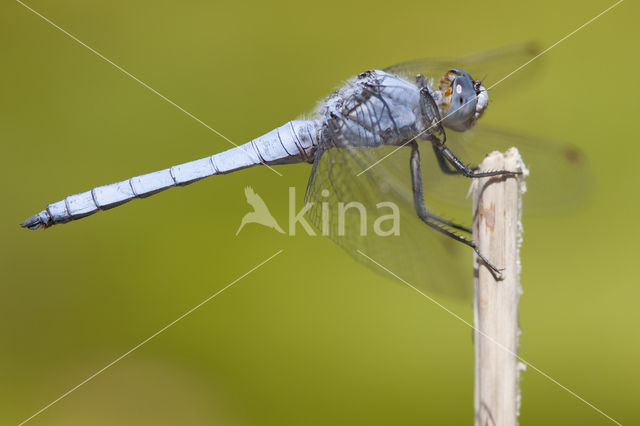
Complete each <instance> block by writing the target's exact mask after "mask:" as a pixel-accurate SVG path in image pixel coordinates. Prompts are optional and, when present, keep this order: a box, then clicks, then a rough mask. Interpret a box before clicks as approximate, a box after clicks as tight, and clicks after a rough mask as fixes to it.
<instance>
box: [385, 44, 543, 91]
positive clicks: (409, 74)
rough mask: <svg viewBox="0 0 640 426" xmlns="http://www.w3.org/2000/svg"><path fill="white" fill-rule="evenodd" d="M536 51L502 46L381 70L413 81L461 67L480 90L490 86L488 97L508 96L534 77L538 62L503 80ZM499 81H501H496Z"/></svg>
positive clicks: (532, 46)
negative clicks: (419, 75)
mask: <svg viewBox="0 0 640 426" xmlns="http://www.w3.org/2000/svg"><path fill="white" fill-rule="evenodd" d="M538 53H539V49H538V48H537V47H536V45H535V44H534V43H523V44H517V45H513V46H507V47H502V48H498V49H493V50H487V51H484V52H478V53H474V54H471V55H466V56H462V57H459V58H440V59H438V58H423V59H415V60H413V61H408V62H401V63H399V64H396V65H392V66H390V67H387V68H385V69H384V70H385V71H387V72H390V73H393V74H398V75H402V76H404V77H406V78H408V79H410V80H413V79H414V78H415V76H416V74H422V75H424V76H425V77H431V78H433V79H435V81H434V82H435V83H436V84H437V83H438V79H439V78H440V77H442V76H443V75H444V74H445V73H446V72H447V71H448V70H450V69H451V68H462V69H464V70H465V71H467V72H468V73H469V74H470V75H471V76H472V77H473V78H475V79H480V80H482V84H483V85H484V87H487V88H489V87H491V86H493V85H494V84H496V83H498V82H500V83H499V84H498V85H496V86H495V87H494V88H492V89H491V91H492V93H493V94H492V96H496V95H498V96H500V95H502V94H503V93H509V92H511V90H512V89H515V88H517V87H520V86H521V85H523V84H525V83H526V82H527V81H526V80H528V79H531V78H532V76H534V75H536V74H537V71H538V67H539V65H540V60H536V61H533V62H531V63H530V64H528V65H527V66H526V67H524V68H522V69H521V70H519V71H518V72H516V73H514V74H513V75H511V76H510V77H509V78H506V79H504V80H502V79H503V78H504V77H506V76H507V75H509V74H510V73H512V72H513V71H515V70H516V69H517V68H518V67H520V66H521V65H523V64H524V63H526V62H527V61H528V60H530V59H532V58H533V57H535V55H536V54H538ZM500 80H502V81H500Z"/></svg>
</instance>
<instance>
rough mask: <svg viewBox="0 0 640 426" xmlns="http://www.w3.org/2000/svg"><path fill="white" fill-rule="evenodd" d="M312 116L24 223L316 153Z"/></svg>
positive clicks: (70, 200) (52, 221)
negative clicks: (308, 119)
mask: <svg viewBox="0 0 640 426" xmlns="http://www.w3.org/2000/svg"><path fill="white" fill-rule="evenodd" d="M316 128H317V125H316V122H313V121H302V120H296V121H290V122H288V123H286V124H285V125H283V126H280V127H278V128H276V129H274V130H272V131H270V132H268V133H266V134H264V135H262V136H260V137H258V138H256V139H254V140H252V141H251V142H248V143H245V144H243V145H240V146H236V147H234V148H231V149H228V150H226V151H223V152H220V153H218V154H214V155H211V156H208V157H205V158H201V159H199V160H195V161H191V162H188V163H184V164H179V165H176V166H173V167H170V168H168V169H164V170H159V171H156V172H152V173H147V174H144V175H141V176H135V177H132V178H129V179H127V180H124V181H121V182H116V183H112V184H109V185H104V186H99V187H96V188H93V189H92V190H90V191H86V192H82V193H80V194H75V195H70V196H68V197H66V198H65V199H63V200H61V201H58V202H55V203H52V204H49V205H48V206H47V208H46V209H45V210H43V211H41V212H40V213H38V214H37V215H35V216H32V217H31V218H29V219H27V220H26V221H24V222H23V223H22V224H21V226H22V227H24V228H30V229H37V228H39V227H44V228H46V227H49V226H52V225H56V224H59V223H66V222H70V221H72V220H76V219H80V218H83V217H86V216H89V215H92V214H93V213H96V212H97V211H99V210H108V209H111V208H113V207H116V206H119V205H121V204H124V203H126V202H128V201H130V200H133V199H134V198H145V197H148V196H150V195H153V194H157V193H158V192H161V191H164V190H165V189H168V188H171V187H174V186H183V185H188V184H190V183H193V182H195V181H198V180H200V179H203V178H206V177H209V176H213V175H218V174H226V173H230V172H233V171H236V170H240V169H245V168H247V167H252V166H256V165H259V164H265V165H274V164H286V163H299V162H303V161H310V160H311V159H313V155H314V153H315V149H316V146H317V139H318V137H317V131H316Z"/></svg>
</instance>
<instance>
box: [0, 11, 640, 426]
mask: <svg viewBox="0 0 640 426" xmlns="http://www.w3.org/2000/svg"><path fill="white" fill-rule="evenodd" d="M28 4H29V5H30V6H31V7H33V8H35V9H36V10H37V11H39V12H40V13H42V14H43V15H44V16H46V17H48V18H49V19H51V20H52V21H53V22H55V23H56V24H58V25H60V26H62V27H63V28H65V29H66V30H68V31H69V32H71V33H72V34H74V35H75V36H77V37H78V38H79V39H81V40H82V41H84V42H86V43H88V44H89V45H90V46H92V47H93V48H95V49H96V50H98V51H100V52H101V53H103V54H104V55H105V56H107V57H108V58H110V59H111V60H113V61H114V62H115V63H117V64H119V65H121V66H122V67H124V68H125V69H127V70H128V71H130V72H131V73H133V74H134V75H136V76H137V77H139V78H140V79H141V80H143V81H145V82H146V83H148V84H149V85H151V86H152V87H154V88H156V89H157V90H159V91H160V92H161V93H163V94H164V95H166V96H167V97H169V98H170V99H172V100H173V101H175V102H176V103H178V104H179V105H181V106H183V107H184V108H186V109H187V110H188V111H190V112H192V113H193V114H194V115H196V116H197V117H199V118H201V119H202V120H203V121H204V122H206V123H208V124H209V125H211V126H213V127H214V128H216V129H217V130H219V131H220V132H222V133H223V134H225V135H226V136H227V137H229V138H230V139H232V140H234V141H237V142H241V141H246V140H249V139H251V138H253V137H256V136H258V135H260V134H262V133H264V132H265V131H268V130H270V129H272V128H274V127H275V126H276V125H280V124H282V123H284V122H285V121H287V120H290V119H293V118H296V117H297V116H299V115H300V114H302V113H304V112H305V111H309V110H310V109H311V108H312V107H313V106H314V105H315V103H316V101H317V100H318V99H320V98H322V97H323V96H325V95H326V94H328V93H329V92H330V91H331V90H332V89H333V88H334V87H335V85H336V84H338V83H339V82H340V81H341V80H343V79H345V78H347V77H349V76H350V75H353V74H356V73H358V72H361V71H363V70H366V69H370V68H374V67H383V66H386V65H389V64H392V63H395V62H399V61H403V60H407V59H413V58H416V57H423V56H454V55H461V54H465V53H469V52H474V51H479V50H484V49H487V48H494V47H499V46H504V45H508V44H512V43H515V42H522V41H527V40H535V41H538V42H539V43H540V45H541V46H543V47H546V46H549V45H551V44H552V43H554V42H556V41H557V40H558V39H560V38H561V37H563V36H565V35H566V34H568V33H569V32H570V31H572V30H573V29H575V28H576V27H578V26H579V25H581V24H583V23H584V22H585V21H587V20H588V19H590V18H592V17H593V16H595V15H596V14H598V13H599V12H601V11H602V10H604V9H605V8H606V7H608V6H609V5H611V4H612V2H608V1H588V2H574V3H573V4H571V3H568V2H557V1H547V0H545V1H540V2H499V1H489V2H476V1H473V2H472V1H457V2H453V3H452V2H432V3H430V2H424V1H420V2H412V1H406V2H400V3H396V4H394V3H393V2H385V1H368V2H354V3H346V2H342V1H324V2H313V3H308V4H307V3H303V2H295V3H294V2H275V1H271V2H247V1H244V2H231V3H223V2H205V1H189V2H177V1H173V2H168V1H157V0H156V1H137V0H136V1H120V0H118V1H93V2H82V1H58V2H49V1H43V0H37V1H36V0H33V1H30V2H29V3H28ZM0 7H1V10H0V34H1V37H0V43H1V44H0V52H1V55H2V67H1V68H0V84H1V87H2V91H1V100H0V141H1V144H0V153H1V154H0V155H1V158H2V178H1V179H0V181H1V183H0V185H2V188H1V194H2V208H1V209H0V215H1V216H0V241H1V244H0V253H1V255H0V274H1V277H2V278H1V284H0V285H1V289H2V293H1V294H2V296H1V297H0V315H1V316H2V317H1V320H0V330H1V333H2V343H1V344H0V383H1V384H2V385H1V387H0V392H1V396H0V423H1V424H16V423H19V422H20V421H22V420H24V419H26V418H27V417H29V416H31V415H32V414H33V413H35V412H36V411H37V410H39V409H40V408H42V407H43V406H44V405H46V404H48V403H49V402H51V401H52V400H54V399H55V398H57V397H58V396H60V395H61V394H63V393H64V392H66V391H67V390H69V389H70V388H72V387H73V386H75V385H76V384H78V383H80V382H81V381H82V380H84V379H85V378H87V377H88V376H90V375H91V374H93V373H94V372H96V371H97V370H99V369H101V368H102V367H104V366H105V365H107V364H108V363H109V362H111V361H112V360H114V359H115V358H117V357H118V356H120V355H121V354H123V353H124V352H126V351H127V350H129V349H131V348H132V347H133V346H135V345H136V344H138V343H139V342H141V341H142V340H144V339H145V338H147V337H148V336H150V335H151V334H153V333H154V332H156V331H157V330H159V329H160V328H161V327H163V326H164V325H166V324H167V323H169V322H171V321H173V320H174V319H175V318H176V317H178V316H179V315H181V314H182V313H184V312H185V311H187V310H188V309H190V308H191V307H193V306H194V305H196V304H198V303H200V302H201V301H202V300H204V299H205V298H206V297H208V296H209V295H211V294H213V293H215V292H216V291H218V290H220V289H221V288H223V287H224V286H225V285H227V284H228V283H230V282H231V281H232V280H234V279H235V278H237V277H238V276H240V275H242V274H244V273H245V272H246V271H247V270H249V269H250V268H252V267H253V266H255V265H256V264H258V263H259V262H261V261H262V260H264V259H265V258H267V257H269V256H270V255H272V254H273V253H275V252H276V251H277V250H279V249H284V252H283V253H282V254H281V255H280V256H278V257H276V258H275V259H274V260H272V261H271V262H270V263H268V264H267V265H265V266H264V267H263V268H261V269H259V270H257V271H256V272H254V273H253V274H251V275H249V276H247V277H246V278H244V279H243V280H241V281H240V282H239V283H238V284H236V285H235V286H233V287H231V288H230V289H228V290H227V291H225V292H224V293H222V294H221V295H220V296H218V297H217V298H215V299H214V300H212V301H211V302H209V303H208V304H206V305H204V306H202V307H201V308H200V309H199V310H197V311H195V312H194V313H193V314H191V315H189V316H188V317H186V318H185V319H184V320H182V321H181V322H179V323H177V324H176V325H174V326H173V327H171V328H170V329H168V330H167V331H166V332H164V333H162V334H160V335H159V336H157V337H156V338H154V339H153V340H151V341H150V342H149V343H147V344H145V345H144V346H142V347H141V348H140V349H138V350H136V351H135V352H133V353H132V354H131V355H129V356H128V357H126V358H124V359H123V360H121V361H120V362H118V363H117V364H115V365H114V366H113V367H111V368H109V369H108V370H106V371H105V372H104V373H102V374H100V375H99V376H97V377H96V378H95V379H93V380H91V381H90V382H88V383H87V384H85V385H84V386H82V387H81V388H79V389H78V390H77V391H75V392H74V393H72V394H70V395H69V396H68V397H67V398H65V399H63V400H61V401H60V402H59V403H57V404H55V405H54V406H52V407H51V408H50V409H48V410H47V411H45V412H43V413H42V414H40V415H39V416H38V417H36V418H34V419H33V420H32V422H31V423H33V424H41V425H70V424H92V425H112V424H136V425H141V424H154V425H169V424H221V425H222V424H224V425H357V424H363V425H365V424H366V425H419V424H420V425H422V424H434V425H445V424H446V425H463V424H471V423H472V417H473V346H472V342H471V330H470V329H469V328H467V327H466V326H464V325H463V324H461V323H460V322H458V321H456V320H455V319H454V318H453V317H451V316H450V315H448V314H447V313H445V312H443V311H442V310H441V309H439V308H438V307H436V306H435V305H433V304H431V303H430V302H428V301H427V300H426V299H424V298H422V297H420V296H419V295H418V294H416V293H415V292H413V291H412V290H410V289H408V288H407V287H404V286H403V285H401V284H399V283H397V282H394V281H392V280H390V279H385V278H383V277H381V276H378V275H376V274H374V273H373V272H371V271H370V270H368V269H367V268H365V267H363V266H361V265H359V264H357V263H356V262H355V261H353V260H352V259H351V258H350V257H349V256H347V255H346V254H344V252H343V251H342V250H340V249H339V248H338V247H337V246H336V245H334V244H333V243H332V242H331V241H329V240H328V239H323V238H312V237H305V236H299V237H296V238H291V237H287V236H283V235H280V234H277V233H275V232H274V231H272V230H269V229H267V228H262V227H259V226H256V225H253V226H252V225H249V227H250V228H249V227H247V228H246V229H245V230H244V231H243V232H242V233H241V234H240V235H239V236H238V237H235V235H234V234H235V231H236V229H237V226H238V224H239V221H240V218H241V217H242V215H243V214H244V213H245V212H246V211H247V210H248V206H247V205H246V204H245V199H244V194H243V189H244V187H245V186H247V185H251V186H253V187H254V188H255V189H256V191H257V192H258V193H259V194H260V195H261V196H262V197H263V198H264V199H265V201H266V202H267V204H268V205H269V206H270V207H271V209H272V213H273V214H274V216H275V217H277V218H280V220H281V222H282V221H283V219H282V218H285V217H286V216H287V200H288V195H287V187H289V186H295V187H296V188H297V189H298V194H300V195H301V194H303V191H304V187H305V185H306V182H307V176H308V174H309V171H310V167H309V166H307V165H295V166H288V167H280V168H279V171H280V172H281V173H283V174H284V177H278V176H277V175H276V174H274V173H271V172H270V171H268V170H266V169H264V168H256V169H253V170H246V171H244V172H241V173H236V174H233V175H228V176H224V177H219V178H213V179H209V180H207V181H204V182H200V183H198V184H195V185H192V186H189V187H188V188H187V189H179V190H171V191H168V192H166V193H163V194H161V195H159V196H156V197H153V198H150V199H148V200H144V201H135V202H132V203H130V204H128V205H126V206H123V207H120V208H118V209H116V210H113V211H111V212H108V213H99V214H97V215H95V216H92V217H91V218H88V219H85V220H82V221H79V222H76V223H73V224H69V225H65V226H60V227H55V228H53V229H50V230H47V231H46V232H28V231H26V230H23V229H20V228H19V227H18V223H19V222H21V221H22V220H24V219H25V218H26V217H28V216H30V215H32V214H34V213H36V212H38V211H40V210H41V209H42V208H43V207H44V206H45V205H46V204H47V203H49V202H53V201H57V200H59V199H62V198H63V197H64V196H65V195H68V194H71V193H76V192H81V191H84V190H87V189H89V188H90V187H92V186H96V185H101V184H105V183H110V182H113V181H116V180H120V179H125V178H128V177H130V176H132V175H137V174H141V173H146V172H149V171H153V170H156V169H160V168H165V167H167V166H169V165H171V164H175V163H179V162H184V161H189V160H192V159H197V158H201V157H203V156H205V155H207V154H211V153H215V152H218V151H220V150H223V149H226V148H228V146H229V145H228V143H227V142H226V141H224V140H223V139H221V138H220V137H218V136H216V135H215V134H213V133H211V132H210V131H209V130H207V129H206V128H205V127H203V126H201V125H200V124H198V123H197V122H195V121H194V120H192V119H191V118H189V117H187V116H186V115H185V114H183V113H182V112H180V111H179V110H177V109H176V108H174V107H173V106H171V105H169V104H168V103H166V102H165V101H163V100H162V99H160V98H159V97H158V96H156V95H154V94H152V93H151V92H149V91H148V90H146V89H144V88H143V87H141V86H140V85H139V84H138V83H136V82H135V81H133V80H132V79H130V78H129V77H127V76H125V75H123V74H122V73H121V72H119V71H117V70H116V69H115V68H114V67H113V66H111V65H109V64H107V63H105V62H104V61H103V60H101V59H100V58H99V57H97V56H96V55H95V54H93V53H91V52H90V51H88V50H87V49H85V48H84V47H82V46H80V45H79V44H78V43H76V42H74V41H73V40H71V39H70V38H69V37H67V36H66V35H64V34H63V33H61V32H60V31H58V30H56V29H55V28H53V27H52V26H51V25H49V24H47V23H46V22H44V21H43V20H42V19H41V18H39V17H38V16H36V15H34V14H33V13H32V12H30V11H29V10H27V9H25V8H24V7H23V6H21V5H20V4H19V3H16V2H12V1H6V2H3V4H2V6H0ZM638 11H639V8H638V6H637V5H636V4H634V3H633V2H631V1H627V2H625V3H623V4H622V5H621V6H619V7H618V8H616V9H614V10H613V11H612V12H610V13H609V14H607V15H605V16H603V17H602V18H601V19H599V20H598V21H596V22H594V23H593V24H592V25H590V26H589V27H587V28H585V29H584V30H583V31H581V32H579V33H577V34H576V35H575V36H574V37H572V38H570V39H568V40H567V41H566V42H564V43H562V44H561V45H559V46H558V47H556V48H555V49H553V50H552V51H551V52H549V54H548V55H547V57H546V58H545V61H544V62H545V63H544V67H543V68H542V69H541V71H540V72H541V74H540V77H539V78H538V79H537V81H536V82H535V83H533V84H531V85H528V86H527V87H522V88H521V89H520V90H519V91H518V94H517V96H513V97H510V98H509V99H505V100H504V103H503V104H502V105H501V104H499V103H494V104H493V105H492V107H491V108H492V109H491V110H490V113H488V114H487V116H486V118H485V120H487V122H490V123H492V124H498V125H503V126H505V127H507V128H509V129H516V130H518V131H522V132H525V133H532V134H538V135H546V134H549V135H553V136H555V137H556V138H558V139H562V140H566V141H570V142H573V143H575V144H577V145H579V146H580V147H581V148H582V149H583V150H584V151H585V152H586V153H587V155H588V156H589V158H590V160H591V163H592V167H593V170H594V175H595V187H594V193H593V197H592V200H591V202H590V204H588V205H587V206H585V207H584V208H583V209H581V210H580V211H579V212H577V213H576V214H573V215H563V216H560V217H553V216H548V217H538V218H530V219H527V220H526V221H525V224H524V225H525V242H524V247H523V250H522V253H523V265H524V270H523V276H522V281H523V286H524V295H523V297H522V301H521V315H520V320H521V326H522V329H523V335H522V339H521V351H520V353H521V355H522V356H523V357H524V358H525V359H527V360H528V361H530V362H532V363H533V364H534V365H536V366H537V367H538V368H540V369H542V370H543V371H545V372H546V373H548V374H549V375H550V376H552V377H554V378H555V379H557V380H558V381H559V382H560V383H562V384H564V385H566V386H568V387H569V388H570V389H571V390H573V391H575V392H576V393H577V394H579V395H581V396H582V397H584V398H585V399H586V400H588V401H590V402H591V403H593V404H595V405H596V406H597V407H599V408H600V409H602V410H603V411H605V412H606V413H608V414H609V415H610V416H612V417H613V418H615V419H616V420H618V421H619V422H621V423H623V424H638V423H639V422H640V406H639V404H638V401H639V396H638V395H639V390H640V389H639V381H640V367H638V359H639V358H640V333H639V332H638V329H637V323H638V320H639V319H640V315H639V314H638V312H639V311H638V307H637V305H638V300H639V299H640V288H639V286H638V281H639V279H638V272H637V267H636V266H637V263H638V255H639V254H640V250H638V246H637V244H638V240H639V239H640V232H639V231H638V224H637V219H638V215H639V214H640V201H639V200H638V174H637V173H638V172H637V163H638V157H639V154H640V148H639V146H638V143H637V139H636V134H637V131H636V127H637V121H638V118H637V117H638V108H637V104H638V99H639V98H638V97H639V96H640V92H639V91H638V79H637V67H638V64H639V60H638V53H637V52H638V50H637V44H638V41H639V39H638V35H639V34H638V27H637V18H638ZM469 258H470V260H469V264H471V252H469ZM469 285H471V282H470V283H469ZM439 300H440V301H441V302H442V303H444V304H445V305H446V306H448V307H449V308H450V309H452V310H453V311H455V312H456V313H458V314H460V315H461V316H462V317H464V318H466V319H468V320H471V319H472V309H471V304H470V302H468V301H459V300H454V299H447V298H444V297H442V298H440V299H439ZM522 397H523V404H522V414H521V424H523V425H535V424H549V425H551V424H553V425H566V424H580V425H585V424H589V425H591V424H593V425H598V424H603V425H604V424H608V423H609V422H608V421H607V420H606V419H605V418H604V417H603V416H601V415H600V414H598V413H597V412H595V411H594V410H592V409H591V408H589V407H588V406H586V405H585V404H583V403H582V402H580V401H579V400H578V399H576V398H574V397H573V396H571V395H570V394H569V393H567V392H565V391H564V390H562V389H560V388H559V387H558V386H556V385H554V384H553V383H551V382H550V381H548V380H547V379H545V378H543V377H542V376H540V375H539V374H538V373H536V372H534V371H531V370H529V371H527V372H525V373H524V374H523V379H522Z"/></svg>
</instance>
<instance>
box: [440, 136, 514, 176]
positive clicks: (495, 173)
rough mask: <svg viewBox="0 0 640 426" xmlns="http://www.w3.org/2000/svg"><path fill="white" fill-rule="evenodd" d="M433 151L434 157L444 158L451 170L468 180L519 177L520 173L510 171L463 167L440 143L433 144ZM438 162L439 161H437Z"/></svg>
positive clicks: (447, 148)
mask: <svg viewBox="0 0 640 426" xmlns="http://www.w3.org/2000/svg"><path fill="white" fill-rule="evenodd" d="M433 149H434V150H435V151H437V154H436V157H438V154H440V155H441V156H442V157H444V159H445V160H447V161H448V162H449V164H451V165H452V166H453V168H454V169H455V170H456V171H457V172H458V173H459V174H461V175H463V176H465V177H468V178H482V177H491V176H515V175H521V174H522V172H521V171H511V170H493V171H490V172H478V171H476V170H473V169H472V168H471V167H469V166H465V165H464V163H463V162H462V161H460V160H459V159H458V157H456V156H455V154H454V153H453V152H451V150H450V149H449V147H447V146H446V145H445V144H444V143H442V142H433ZM438 162H440V160H438Z"/></svg>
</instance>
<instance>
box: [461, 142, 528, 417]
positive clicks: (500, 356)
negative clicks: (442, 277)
mask: <svg viewBox="0 0 640 426" xmlns="http://www.w3.org/2000/svg"><path fill="white" fill-rule="evenodd" d="M479 170H480V171H491V170H514V171H516V170H519V171H523V174H522V175H520V176H503V177H491V178H482V179H477V180H475V181H474V184H473V218H474V221H473V239H474V241H475V243H476V245H477V246H478V249H479V250H480V252H481V253H482V254H483V255H484V256H486V257H487V258H488V259H489V261H491V262H492V263H493V264H494V265H496V266H497V267H499V268H504V269H503V270H502V272H501V274H500V276H496V275H495V274H494V273H492V271H491V270H490V269H489V268H488V267H487V266H486V265H484V264H483V263H482V261H481V260H480V259H479V258H478V256H477V255H474V267H475V274H474V276H475V278H474V302H473V305H474V325H475V330H474V346H475V389H474V423H475V426H487V425H489V426H491V425H500V426H515V425H517V424H518V415H519V411H520V385H519V380H520V370H521V365H520V364H519V362H518V360H517V359H516V353H517V351H518V339H519V336H520V327H519V324H518V302H519V299H520V294H521V293H522V288H521V287H520V253H519V249H520V243H521V235H522V224H521V220H520V219H521V207H522V202H521V199H522V193H523V192H524V189H525V188H524V183H523V179H524V176H525V175H526V174H527V171H526V169H524V166H523V164H522V159H521V158H520V154H519V153H518V150H517V149H515V148H511V149H509V150H508V151H507V152H506V153H504V154H502V153H499V152H493V153H491V154H489V155H488V156H487V157H486V158H485V159H484V161H483V162H482V164H480V167H479Z"/></svg>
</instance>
